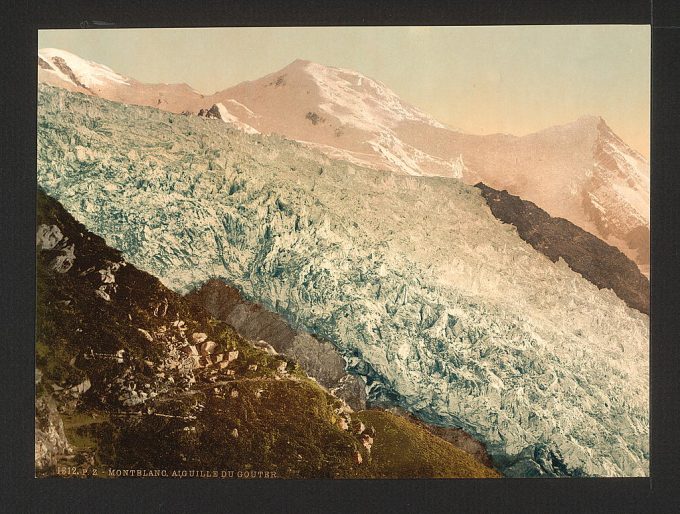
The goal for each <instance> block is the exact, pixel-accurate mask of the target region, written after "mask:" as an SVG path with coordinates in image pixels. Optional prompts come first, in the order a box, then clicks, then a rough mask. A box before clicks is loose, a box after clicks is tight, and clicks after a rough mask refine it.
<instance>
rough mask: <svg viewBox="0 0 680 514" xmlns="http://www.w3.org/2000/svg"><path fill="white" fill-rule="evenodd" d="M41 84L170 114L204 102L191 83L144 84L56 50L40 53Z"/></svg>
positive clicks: (192, 110) (39, 70)
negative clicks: (144, 106)
mask: <svg viewBox="0 0 680 514" xmlns="http://www.w3.org/2000/svg"><path fill="white" fill-rule="evenodd" d="M38 81H39V82H44V83H47V84H51V85H54V86H58V87H63V88H64V89H68V90H69V91H73V92H76V93H83V94H87V95H93V96H98V97H100V98H106V99H107V100H112V101H114V102H122V103H126V104H134V105H147V106H150V107H156V108H158V109H163V110H165V111H170V112H181V111H184V110H187V111H191V112H195V111H197V110H198V109H199V108H200V107H201V106H203V103H204V100H203V98H204V96H203V95H202V94H201V93H199V92H198V91H196V90H194V89H193V88H191V87H190V86H189V85H188V84H145V83H142V82H139V81H138V80H135V79H134V78H131V77H125V76H123V75H121V74H119V73H116V72H115V71H113V70H112V69H111V68H109V67H108V66H104V65H103V64H99V63H96V62H92V61H88V60H86V59H82V58H81V57H78V56H77V55H74V54H72V53H70V52H66V51H65V50H59V49H56V48H43V49H41V50H40V51H39V52H38Z"/></svg>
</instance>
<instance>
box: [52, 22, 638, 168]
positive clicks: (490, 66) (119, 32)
mask: <svg viewBox="0 0 680 514" xmlns="http://www.w3.org/2000/svg"><path fill="white" fill-rule="evenodd" d="M38 44H39V47H40V48H46V47H51V48H60V49H63V50H67V51H69V52H72V53H75V54H77V55H79V56H81V57H83V58H85V59H89V60H92V61H96V62H99V63H102V64H105V65H107V66H109V67H111V68H112V69H114V70H115V71H117V72H118V73H121V74H123V75H127V76H130V77H133V78H135V79H137V80H140V81H142V82H165V83H173V82H186V83H187V84H190V85H191V86H192V87H194V88H195V89H197V90H198V91H201V92H202V93H214V92H216V91H220V90H222V89H226V88H228V87H230V86H233V85H235V84H238V83H239V82H242V81H244V80H253V79H257V78H259V77H261V76H263V75H266V74H269V73H272V72H274V71H277V70H279V69H281V68H283V67H284V66H286V65H288V64H289V63H291V62H292V61H294V60H295V59H306V60H310V61H314V62H318V63H321V64H325V65H329V66H337V67H341V68H349V69H352V70H355V71H358V72H360V73H363V74H364V75H367V76H369V77H371V78H373V79H377V80H379V81H381V82H383V83H385V84H386V85H387V86H388V87H390V88H391V89H392V90H393V91H395V92H396V93H397V94H398V95H399V96H400V97H401V98H402V99H404V100H405V101H407V102H409V103H411V104H412V105H415V106H416V107H419V108H420V109H422V110H423V111H425V112H427V113H428V114H430V115H432V116H433V117H434V118H436V119H437V120H439V121H441V122H443V123H445V124H447V125H450V126H452V127H455V128H457V129H461V130H464V131H466V132H470V133H474V134H491V133H497V132H503V133H509V134H514V135H518V136H521V135H525V134H528V133H531V132H536V131H538V130H541V129H543V128H546V127H549V126H551V125H557V124H562V123H568V122H570V121H573V120H575V119H576V118H578V117H579V116H583V115H587V114H592V115H598V116H602V117H603V118H604V119H605V120H606V121H607V123H608V124H609V126H610V127H611V128H612V129H613V130H614V132H616V133H617V134H618V135H619V136H620V137H621V138H622V139H623V140H624V141H626V142H627V143H628V144H629V145H630V146H632V147H633V148H635V149H636V150H638V151H639V152H641V153H642V154H643V155H645V156H646V157H649V109H650V54H651V31H650V28H649V26H647V25H571V26H569V25H562V26H560V25H540V26H492V27H285V28H259V27H252V28H251V27H247V28H205V29H104V30H92V29H80V30H43V31H40V32H39V35H38Z"/></svg>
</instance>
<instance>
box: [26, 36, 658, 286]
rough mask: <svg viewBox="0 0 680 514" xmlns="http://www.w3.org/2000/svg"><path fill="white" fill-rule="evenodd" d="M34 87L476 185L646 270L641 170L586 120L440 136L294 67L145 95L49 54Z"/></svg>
mask: <svg viewBox="0 0 680 514" xmlns="http://www.w3.org/2000/svg"><path fill="white" fill-rule="evenodd" d="M38 64H39V72H40V78H41V80H43V81H45V82H49V83H51V84H55V85H60V86H62V87H66V88H68V89H70V90H73V91H79V92H83V93H86V94H93V95H96V96H100V97H102V98H106V99H108V100H114V101H119V102H124V103H130V104H137V105H147V106H152V107H157V108H160V109H164V110H168V111H171V112H182V111H186V112H191V113H194V114H196V113H198V112H199V110H200V109H204V111H205V112H207V111H208V110H210V109H213V111H214V112H215V113H219V115H218V116H216V117H219V118H221V119H222V120H224V121H227V122H230V123H234V124H235V125H236V126H237V127H239V128H240V129H242V130H244V131H246V132H250V133H257V132H260V133H264V134H271V133H278V134H281V135H284V136H286V137H288V138H291V139H295V140H297V141H301V142H304V143H305V144H307V145H310V146H313V147H316V148H319V149H321V150H322V151H324V152H325V153H326V154H328V155H329V156H331V157H334V158H342V159H346V160H348V161H350V162H353V163H355V164H360V165H364V166H368V167H372V168H377V169H387V170H391V171H394V172H397V173H406V174H410V175H436V176H443V177H454V178H460V179H462V180H463V181H465V182H466V183H468V184H475V183H477V182H479V181H482V182H484V183H485V184H488V185H489V186H491V187H493V188H496V189H507V190H508V191H509V192H510V193H512V194H515V195H519V196H521V197H522V198H524V199H526V200H529V201H532V202H534V203H535V204H537V205H538V206H539V207H541V208H543V209H545V210H546V211H547V212H548V213H550V215H552V216H558V217H562V218H565V219H568V220H569V221H571V222H572V223H574V224H576V225H578V226H579V227H581V228H583V229H584V230H587V231H588V232H591V233H592V234H594V235H596V236H598V237H599V238H601V239H603V240H604V241H606V242H608V243H609V244H612V245H614V246H616V247H617V248H619V249H620V250H622V251H623V252H624V253H625V254H626V255H627V256H628V257H630V258H631V259H632V260H634V261H635V262H636V264H638V266H639V267H640V269H641V271H642V272H643V273H645V274H648V271H649V163H648V162H647V160H646V159H645V158H644V157H642V155H640V154H639V153H638V152H636V151H635V150H633V149H632V148H630V147H629V146H628V145H626V143H625V142H623V141H622V140H621V139H620V138H619V137H618V136H617V135H616V134H614V133H613V132H612V130H611V129H610V128H609V126H608V125H607V124H606V122H605V121H604V120H603V119H602V118H599V117H596V116H586V117H583V118H579V119H578V120H576V121H575V122H572V123H569V124H566V125H561V126H555V127H551V128H548V129H545V130H542V131H540V132H537V133H534V134H529V135H527V136H523V137H516V136H511V135H507V134H495V135H488V136H478V135H473V134H466V133H463V132H460V131H458V130H454V129H451V128H449V127H447V126H445V125H444V124H442V123H440V122H438V121H437V120H435V119H433V118H432V117H431V116H429V115H427V114H426V113H424V112H422V111H420V110H419V109H417V108H416V107H414V106H411V105H409V104H408V103H406V102H404V101H403V100H401V99H400V98H399V96H398V95H397V94H396V93H394V92H393V91H391V90H390V89H389V88H388V87H387V86H386V85H385V84H382V83H381V82H378V81H376V80H373V79H371V78H369V77H366V76H365V75H362V74H360V73H357V72H355V71H351V70H346V69H341V68H334V67H330V66H324V65H321V64H317V63H313V62H310V61H305V60H296V61H294V62H293V63H291V64H289V65H288V66H286V67H285V68H283V69H281V70H279V71H277V72H274V73H272V74H269V75H266V76H264V77H262V78H260V79H257V80H254V81H247V82H243V83H241V84H238V85H236V86H234V87H231V88H228V89H225V90H223V91H220V92H218V93H215V94H212V95H206V96H203V95H201V94H199V93H198V92H196V91H194V90H192V89H191V88H190V87H189V86H187V85H186V84H180V85H146V84H141V83H139V82H137V81H134V80H133V79H130V78H127V77H123V76H121V75H118V74H116V73H115V72H113V71H112V70H110V69H109V68H107V67H105V66H102V65H99V64H96V63H91V62H88V61H84V60H82V59H80V58H78V57H76V56H74V55H72V54H68V53H67V52H63V51H60V50H54V49H47V50H41V52H40V53H39V61H38Z"/></svg>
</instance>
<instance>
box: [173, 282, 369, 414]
mask: <svg viewBox="0 0 680 514" xmlns="http://www.w3.org/2000/svg"><path fill="white" fill-rule="evenodd" d="M185 298H187V300H189V301H191V302H194V303H196V304H198V305H200V306H201V307H202V308H204V309H205V310H207V311H208V312H209V313H210V315H211V316H213V317H214V318H216V319H219V320H222V321H225V322H227V323H229V325H230V326H232V327H234V328H235V329H236V330H237V331H238V333H239V334H241V335H242V336H244V337H246V338H247V339H249V340H252V341H264V342H266V343H267V345H268V346H265V345H263V346H265V348H273V349H274V350H275V351H276V352H278V353H282V354H284V355H286V356H289V357H291V358H293V359H295V360H296V361H297V362H298V363H300V365H301V367H302V369H304V370H305V372H306V373H307V374H308V375H309V376H311V377H314V379H315V380H317V381H318V382H319V383H320V384H321V385H323V386H324V387H326V388H327V389H329V390H331V391H333V394H334V395H335V396H337V397H338V398H342V399H343V400H345V401H346V402H347V404H348V405H349V406H350V407H352V408H353V409H355V410H361V409H365V408H366V390H365V389H366V384H364V383H363V381H362V380H361V379H360V378H359V377H357V376H355V375H351V374H349V373H347V371H345V360H344V359H343V358H342V357H341V356H340V355H339V354H338V352H337V351H336V350H335V348H334V347H333V345H331V344H330V343H329V342H327V341H319V340H318V339H316V338H315V337H313V336H312V335H310V334H308V333H306V332H304V331H296V330H292V329H291V328H290V327H289V326H288V325H287V324H286V322H285V320H284V319H283V318H282V317H281V316H279V315H278V314H276V313H273V312H269V311H267V310H266V309H263V308H262V306H261V305H257V304H254V303H252V302H248V301H247V300H245V299H243V297H242V296H241V294H240V293H239V291H238V290H237V289H235V288H233V287H230V286H228V285H227V284H225V283H224V282H222V281H220V280H209V281H207V282H206V283H205V284H203V285H202V286H201V287H200V288H199V289H196V290H194V291H192V292H191V293H189V294H188V295H186V296H185ZM270 351H271V350H270Z"/></svg>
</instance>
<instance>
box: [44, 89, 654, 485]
mask: <svg viewBox="0 0 680 514" xmlns="http://www.w3.org/2000/svg"><path fill="white" fill-rule="evenodd" d="M38 179H39V184H40V185H41V186H42V187H43V188H44V189H45V190H46V191H47V192H48V193H49V194H51V195H53V196H54V197H56V198H57V199H58V200H59V201H60V202H62V203H63V205H64V206H65V207H66V208H67V209H68V210H69V211H70V212H71V213H73V214H74V216H76V218H78V219H79V220H80V221H82V222H83V223H84V224H85V225H86V226H87V227H88V228H89V229H90V230H92V231H94V232H96V233H98V234H101V235H102V236H103V237H105V238H106V240H107V243H108V244H110V245H112V246H114V247H116V248H119V249H120V250H122V251H123V252H124V253H125V255H126V257H127V258H128V259H129V260H130V261H131V262H133V263H134V264H135V265H137V266H139V267H140V268H143V269H146V270H148V271H149V272H151V273H154V274H155V275H157V276H158V277H159V278H161V279H162V280H163V282H164V283H166V284H167V285H168V286H170V287H172V288H174V289H175V290H177V291H180V292H184V291H187V290H189V289H191V288H192V287H193V286H195V285H197V284H200V283H201V282H203V281H205V280H206V279H207V278H209V277H221V278H224V279H226V280H227V281H229V282H230V283H233V284H235V285H236V286H237V287H239V288H240V289H241V290H242V291H243V292H244V294H245V295H246V296H247V297H249V298H250V299H252V300H254V301H257V302H260V303H262V304H264V305H265V306H266V307H267V308H269V309H272V310H275V311H277V312H279V313H281V314H282V315H284V316H285V317H286V318H287V319H288V320H290V322H291V323H292V324H293V325H297V326H300V327H304V328H305V329H306V330H308V331H310V332H313V333H317V334H319V335H320V336H322V337H323V338H326V339H328V340H330V341H333V342H334V344H335V345H336V346H337V348H338V349H339V351H340V352H341V353H342V354H343V355H344V356H345V358H346V359H347V361H348V365H349V366H351V367H353V368H354V369H355V370H356V371H358V372H360V373H363V374H365V375H367V376H368V378H369V384H370V388H371V389H370V390H371V393H372V394H373V395H374V397H375V398H377V399H380V397H388V398H390V399H391V400H392V401H397V402H399V403H400V404H401V405H402V406H403V407H405V408H407V409H408V410H410V411H411V412H414V413H416V414H417V415H418V416H420V417H421V418H423V419H424V420H426V421H430V422H435V423H439V424H442V425H449V426H459V427H462V428H464V429H465V430H467V431H468V432H470V433H471V434H472V435H474V436H476V437H478V438H479V439H481V440H482V441H484V442H485V443H486V444H487V446H488V449H489V452H490V453H491V455H492V456H493V457H494V459H495V460H496V462H497V463H499V466H500V467H501V469H503V470H505V471H506V473H508V474H509V475H533V474H537V475H540V474H546V473H547V474H556V475H560V474H586V475H600V476H631V475H647V474H648V472H649V464H648V458H649V446H648V419H649V412H648V378H649V369H648V325H649V321H648V317H647V316H645V315H643V314H640V313H639V312H638V311H635V310H632V309H630V308H628V307H627V306H626V305H625V304H624V303H623V302H622V301H621V300H620V299H619V298H618V297H616V295H614V293H612V292H611V291H609V290H598V289H597V288H596V287H595V286H593V285H592V284H590V283H589V282H587V281H586V280H584V279H583V278H582V277H581V276H580V275H577V274H576V273H574V272H572V271H571V270H570V269H569V268H568V267H567V266H566V265H565V264H564V263H563V262H558V263H557V264H553V263H551V262H550V261H549V260H548V259H547V258H545V257H544V256H542V255H540V254H538V253H537V252H535V251H534V250H533V249H532V248H531V247H530V246H529V245H527V244H526V243H524V242H523V241H522V240H521V239H520V238H519V237H518V236H517V234H516V232H515V229H514V228H513V227H511V226H509V225H503V224H501V223H500V222H499V221H498V220H496V219H495V218H494V217H493V216H492V215H491V213H490V211H489V209H488V208H487V207H486V205H485V203H484V201H483V200H482V198H481V196H480V195H479V192H478V191H477V190H476V189H474V188H471V187H468V186H465V185H464V184H462V183H460V182H458V181H456V180H453V179H443V178H424V177H408V176H396V175H392V174H389V173H383V172H377V171H372V170H369V169H363V168H360V167H357V166H354V165H351V164H349V163H347V162H343V161H331V160H329V159H328V158H326V157H324V156H323V155H321V154H320V153H317V152H315V151H313V150H310V149H307V148H305V147H302V146H301V145H299V144H297V143H294V142H291V141H287V140H283V139H281V138H280V137H277V136H272V137H265V136H261V135H247V134H243V133H241V132H239V131H237V130H233V129H231V128H230V127H229V126H228V125H226V124H224V123H223V122H221V121H219V120H205V119H201V118H197V117H184V116H176V115H171V114H168V113H164V112H161V111H157V110H155V109H151V108H141V107H133V106H125V105H120V104H115V103H111V102H107V101H104V100H100V99H96V98H90V97H85V96H83V95H76V94H72V93H68V92H65V91H61V90H57V89H54V88H50V87H45V86H41V89H40V95H39V118H38Z"/></svg>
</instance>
